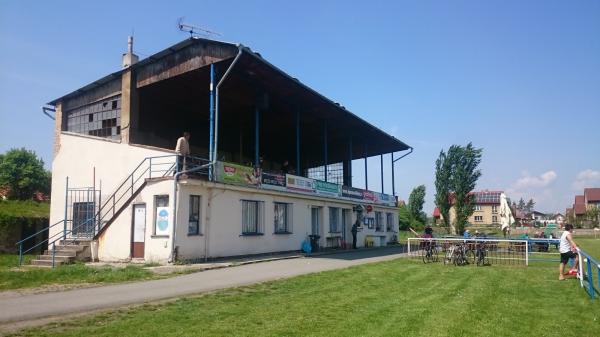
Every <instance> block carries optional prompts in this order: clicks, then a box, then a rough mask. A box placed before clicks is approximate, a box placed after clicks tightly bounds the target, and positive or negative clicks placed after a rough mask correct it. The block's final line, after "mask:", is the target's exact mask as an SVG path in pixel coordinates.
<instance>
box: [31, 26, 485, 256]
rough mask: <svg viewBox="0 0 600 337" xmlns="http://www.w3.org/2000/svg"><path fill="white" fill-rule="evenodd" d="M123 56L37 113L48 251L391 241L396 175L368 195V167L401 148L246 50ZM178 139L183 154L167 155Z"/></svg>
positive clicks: (255, 250)
mask: <svg viewBox="0 0 600 337" xmlns="http://www.w3.org/2000/svg"><path fill="white" fill-rule="evenodd" d="M123 61H124V62H123V68H122V69H121V70H120V71H117V72H115V73H112V74H110V75H108V76H105V77H103V78H101V79H98V80H96V81H94V82H92V83H91V84H89V85H86V86H84V87H82V88H79V89H77V90H75V91H73V92H71V93H69V94H67V95H65V96H62V97H60V98H57V99H55V100H53V101H51V102H50V103H49V107H47V108H46V109H45V112H48V111H54V116H53V117H54V118H55V137H54V158H53V163H52V198H51V200H52V204H51V214H50V217H51V222H50V223H51V224H52V226H51V227H50V229H49V233H50V240H49V243H50V244H52V243H53V242H55V243H56V244H59V243H60V244H61V245H63V244H64V243H66V242H76V243H77V245H83V246H84V247H88V246H89V247H91V249H90V251H91V252H90V254H91V256H92V258H97V259H99V260H100V261H128V260H131V259H143V260H146V261H156V262H161V263H162V262H167V261H173V260H175V259H189V260H194V259H205V258H217V257H225V256H238V255H249V254H262V253H273V252H282V251H295V250H299V249H300V247H301V245H302V242H303V241H304V240H306V239H307V237H308V235H314V239H315V241H316V244H317V246H319V247H320V248H343V247H347V243H348V242H351V232H350V230H351V226H352V224H353V223H354V222H355V221H357V220H359V222H360V224H361V226H360V231H359V234H358V246H364V245H366V244H367V245H374V246H382V245H386V244H387V243H389V242H393V241H395V240H396V238H397V227H398V226H397V223H398V219H397V198H396V196H395V187H394V172H393V171H394V170H393V169H392V179H391V181H387V182H386V184H384V181H383V171H382V172H381V177H382V184H381V190H378V191H373V190H369V189H368V188H367V187H368V180H367V179H368V177H369V173H368V169H369V167H368V165H367V158H369V157H373V156H378V157H380V159H381V163H382V164H383V160H384V155H385V156H386V157H385V158H386V160H391V162H392V168H393V167H394V165H393V163H394V162H396V161H397V160H398V159H399V156H398V152H401V151H407V150H410V151H412V148H411V147H410V146H408V145H407V144H405V143H404V142H402V141H400V140H398V139H396V138H395V137H393V136H391V135H389V134H387V133H385V132H383V131H382V130H380V129H378V128H377V127H374V126H373V125H371V124H369V123H368V122H366V121H364V120H363V119H361V118H359V117H358V116H356V115H354V114H353V113H351V112H350V111H348V110H346V109H345V108H344V107H343V106H341V105H340V104H337V103H335V102H333V101H331V100H329V99H327V98H325V97H324V96H322V95H321V94H319V93H318V92H316V91H314V90H313V89H311V88H309V87H308V86H306V85H305V84H303V83H301V82H300V81H299V80H298V79H296V78H293V77H291V76H289V75H288V74H286V73H285V72H283V71H282V70H280V69H279V68H277V67H275V66H273V65H272V64H270V63H269V62H267V61H266V60H265V59H264V58H263V57H262V56H261V55H260V54H258V53H256V52H254V51H252V50H250V49H249V48H247V47H245V46H242V45H236V44H231V43H225V42H218V41H213V40H208V39H201V38H190V39H187V40H185V41H182V42H180V43H178V44H175V45H173V46H170V47H168V48H166V49H165V50H163V51H161V52H159V53H157V54H154V55H152V56H150V57H148V58H146V59H144V60H141V61H139V62H138V57H137V56H136V55H135V54H133V49H132V41H131V40H130V48H129V51H128V52H127V53H126V54H124V56H123ZM312 61H313V62H314V59H312ZM184 131H189V132H190V133H191V139H190V147H191V155H190V156H188V157H186V158H185V159H183V158H178V156H177V155H176V153H175V152H174V148H175V144H176V142H177V140H178V138H179V137H180V136H181V135H182V133H183V132H184ZM408 153H410V152H408ZM395 155H396V156H395ZM387 158H389V159H387ZM358 160H360V162H358V164H359V166H358V167H360V168H361V170H362V161H364V174H365V182H364V185H363V184H361V186H354V184H353V179H352V177H353V173H352V167H353V165H352V164H353V161H354V162H355V164H356V161H358ZM286 161H287V162H289V167H288V166H285V167H284V165H283V163H284V162H286ZM354 166H357V165H354ZM382 166H383V165H382ZM377 169H379V166H378V167H377ZM381 170H383V168H382V169H381ZM377 174H379V172H377ZM490 214H491V213H490ZM57 239H59V241H53V240H57ZM61 247H62V246H61ZM89 247H88V248H86V249H89ZM41 263H42V262H40V264H41Z"/></svg>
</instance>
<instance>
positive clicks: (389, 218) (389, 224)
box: [385, 213, 394, 232]
mask: <svg viewBox="0 0 600 337" xmlns="http://www.w3.org/2000/svg"><path fill="white" fill-rule="evenodd" d="M385 223H386V226H385V228H386V230H387V231H388V232H391V231H393V230H394V213H387V214H386V222H385Z"/></svg>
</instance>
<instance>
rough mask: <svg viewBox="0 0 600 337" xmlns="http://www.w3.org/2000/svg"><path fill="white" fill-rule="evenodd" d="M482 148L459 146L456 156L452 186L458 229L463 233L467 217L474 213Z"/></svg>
mask: <svg viewBox="0 0 600 337" xmlns="http://www.w3.org/2000/svg"><path fill="white" fill-rule="evenodd" d="M481 153H482V149H478V148H475V147H473V144H471V143H469V144H467V146H461V147H459V148H458V150H457V153H456V156H454V159H453V160H454V165H453V167H454V169H453V170H452V173H453V175H452V180H451V181H452V187H453V189H454V195H455V200H454V208H455V211H456V230H457V232H458V234H460V233H462V232H463V231H464V229H465V225H466V224H467V219H468V218H469V216H471V215H472V214H473V211H474V210H475V205H474V204H473V200H472V199H473V198H472V197H471V194H470V193H471V191H473V190H474V189H475V186H476V185H477V180H478V179H479V177H481V171H480V170H479V169H478V168H477V167H478V166H479V164H480V163H481Z"/></svg>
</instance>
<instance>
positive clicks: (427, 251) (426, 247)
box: [422, 240, 438, 263]
mask: <svg viewBox="0 0 600 337" xmlns="http://www.w3.org/2000/svg"><path fill="white" fill-rule="evenodd" d="M437 252H438V249H437V245H436V244H435V242H434V241H429V240H427V241H424V242H423V250H422V257H423V263H430V262H438V253H437Z"/></svg>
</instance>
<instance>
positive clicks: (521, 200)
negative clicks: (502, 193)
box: [517, 198, 526, 211]
mask: <svg viewBox="0 0 600 337" xmlns="http://www.w3.org/2000/svg"><path fill="white" fill-rule="evenodd" d="M525 207H526V205H525V200H523V198H521V199H519V204H518V205H517V209H518V210H519V211H523V210H525Z"/></svg>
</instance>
